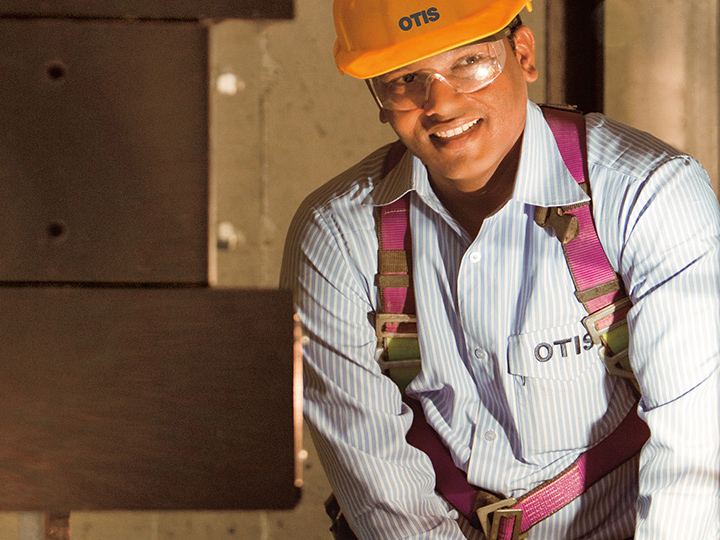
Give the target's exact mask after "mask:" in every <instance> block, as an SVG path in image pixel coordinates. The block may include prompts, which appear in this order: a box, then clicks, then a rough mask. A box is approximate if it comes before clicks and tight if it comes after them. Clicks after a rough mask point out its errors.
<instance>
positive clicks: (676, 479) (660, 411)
mask: <svg viewBox="0 0 720 540" xmlns="http://www.w3.org/2000/svg"><path fill="white" fill-rule="evenodd" d="M719 411H720V377H719V374H718V369H716V370H715V371H714V373H713V374H712V375H711V376H710V377H709V378H707V379H706V380H704V381H703V382H702V383H701V384H699V385H698V386H697V387H696V388H693V389H692V390H691V391H690V392H688V393H687V394H685V395H684V396H681V397H680V398H678V399H677V400H675V401H673V402H671V403H667V404H665V405H662V406H660V407H657V408H654V409H650V410H644V409H643V408H642V407H641V412H640V414H641V416H642V418H643V419H644V420H645V421H646V422H647V423H648V425H649V426H650V429H651V432H652V437H651V439H650V441H649V442H648V444H647V445H646V447H645V449H644V450H643V453H642V455H641V464H640V495H639V499H638V525H637V533H636V535H635V538H636V540H646V539H647V540H650V539H652V540H659V539H664V538H667V539H671V538H693V539H695V538H718V537H720V415H719Z"/></svg>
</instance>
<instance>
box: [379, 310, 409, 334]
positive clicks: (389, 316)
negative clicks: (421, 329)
mask: <svg viewBox="0 0 720 540" xmlns="http://www.w3.org/2000/svg"><path fill="white" fill-rule="evenodd" d="M388 323H398V324H403V323H410V324H412V323H415V324H417V317H415V316H414V315H408V314H407V313H376V314H375V333H376V334H377V337H378V338H379V339H386V338H394V337H406V338H417V337H418V333H417V327H415V331H414V332H406V331H398V330H388V329H387V325H388Z"/></svg>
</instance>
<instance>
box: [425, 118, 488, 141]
mask: <svg viewBox="0 0 720 540" xmlns="http://www.w3.org/2000/svg"><path fill="white" fill-rule="evenodd" d="M477 123H478V120H473V121H472V122H468V123H467V124H465V125H462V126H460V127H458V128H455V129H451V130H450V131H438V132H437V133H435V135H437V136H438V137H441V138H443V139H447V138H449V137H454V136H455V135H460V134H461V133H464V132H465V131H467V130H468V129H470V128H471V127H473V126H474V125H475V124H477Z"/></svg>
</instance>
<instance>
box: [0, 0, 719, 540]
mask: <svg viewBox="0 0 720 540" xmlns="http://www.w3.org/2000/svg"><path fill="white" fill-rule="evenodd" d="M544 6H545V2H544V1H541V0H536V1H535V10H534V12H533V13H532V14H530V15H529V16H527V17H526V18H525V20H526V22H527V23H528V24H529V25H530V26H531V27H532V28H533V29H534V31H535V33H536V38H537V41H538V66H539V68H540V71H541V73H542V71H543V67H544V65H545V62H546V58H545V54H544V46H543V43H544V41H543V32H544V27H545V25H544V13H545V10H544ZM607 10H608V23H607V33H608V73H607V76H608V82H607V98H606V103H607V112H608V113H609V114H610V115H611V116H614V117H616V118H618V119H619V120H622V121H626V122H628V123H631V124H634V125H637V126H639V127H641V128H642V129H646V130H648V131H651V132H653V133H655V134H656V135H659V136H661V137H664V138H666V139H667V140H669V141H670V142H672V143H674V144H676V145H677V146H679V147H681V148H684V149H686V150H688V151H690V152H692V153H694V154H695V155H697V156H698V157H700V158H701V160H703V161H704V162H705V163H706V167H707V168H708V170H710V171H711V173H712V174H713V177H714V178H717V168H718V163H717V162H718V157H717V148H718V137H717V119H718V118H717V117H718V98H717V95H718V94H717V61H718V60H717V51H718V44H717V35H718V29H717V5H716V2H715V1H714V0H693V1H691V2H686V1H684V0H653V1H652V2H651V1H650V0H637V1H635V2H632V6H630V5H629V4H628V3H627V2H623V1H622V0H608V2H607ZM333 41H334V33H333V26H332V2H331V0H296V19H295V20H293V21H289V22H245V21H228V22H224V23H222V24H219V25H217V26H215V27H214V28H213V30H212V50H211V59H212V61H211V82H212V89H211V95H212V108H211V129H210V134H211V146H212V152H213V155H212V160H211V178H212V191H213V200H214V204H213V222H214V223H215V224H216V225H217V226H219V231H220V232H219V233H218V235H219V239H220V240H221V249H219V250H218V251H217V253H216V254H215V258H214V265H213V268H214V270H213V271H214V274H215V278H216V283H217V285H218V286H234V287H274V286H275V285H276V283H277V279H278V274H279V268H280V262H281V257H282V249H283V243H284V238H285V234H286V232H287V229H288V226H289V223H290V219H291V217H292V214H293V213H294V211H295V209H296V208H297V206H298V205H299V203H300V201H301V200H302V198H303V197H304V196H305V195H306V194H307V193H309V192H310V191H311V190H312V189H314V188H315V187H317V186H319V185H320V184H321V183H323V182H325V181H326V180H328V179H329V178H331V177H332V176H334V175H335V174H337V173H339V172H341V171H342V170H344V169H345V168H347V167H348V166H350V165H352V164H353V163H355V162H356V161H357V160H359V159H360V158H362V157H363V156H365V155H366V154H368V153H369V152H371V151H372V150H374V149H375V148H377V147H378V146H379V145H381V144H384V143H385V142H389V141H391V140H393V139H394V135H393V133H392V132H391V130H390V129H389V128H388V127H386V126H383V125H381V124H380V123H379V122H378V120H377V109H376V106H375V104H374V102H373V101H372V99H371V98H370V97H369V95H368V93H367V90H366V88H365V86H364V84H363V83H362V82H360V81H357V80H354V79H352V78H350V77H341V76H340V75H339V74H338V73H337V71H336V69H335V67H334V64H333V59H332V55H331V50H332V43H333ZM217 84H220V85H221V86H220V88H218V87H217ZM531 93H532V97H533V99H535V100H537V101H543V99H544V87H543V78H542V76H541V79H540V81H538V82H537V83H535V84H534V85H533V87H532V88H531ZM214 230H216V229H214ZM305 441H306V446H307V448H308V451H309V457H308V459H307V461H306V462H305V465H304V473H305V488H304V491H303V500H302V502H301V504H300V505H299V506H298V508H296V509H295V510H292V511H280V512H221V513H212V512H169V513H156V512H147V513H135V512H102V513H75V514H73V515H72V517H71V526H72V531H71V532H72V539H73V540H171V539H172V540H329V539H330V535H329V533H328V531H327V527H328V522H327V519H326V517H325V515H324V512H323V509H322V501H323V500H324V499H325V497H326V496H327V494H328V493H329V491H330V488H329V486H328V485H327V481H326V480H325V477H324V474H323V472H322V470H321V468H320V465H319V463H318V462H317V457H316V455H315V452H314V450H313V447H312V443H311V441H310V439H309V437H308V436H307V434H306V438H305ZM15 538H18V518H17V515H15V514H0V540H6V539H15Z"/></svg>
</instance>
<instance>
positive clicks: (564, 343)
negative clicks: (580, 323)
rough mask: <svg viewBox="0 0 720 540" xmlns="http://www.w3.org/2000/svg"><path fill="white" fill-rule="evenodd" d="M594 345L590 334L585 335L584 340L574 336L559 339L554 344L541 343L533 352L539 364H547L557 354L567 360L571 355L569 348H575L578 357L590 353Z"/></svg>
mask: <svg viewBox="0 0 720 540" xmlns="http://www.w3.org/2000/svg"><path fill="white" fill-rule="evenodd" d="M581 340H582V341H581ZM594 345H595V344H594V343H593V341H592V337H590V334H585V335H584V336H583V337H582V338H580V336H573V337H569V338H566V339H557V340H555V341H553V342H552V343H548V342H545V341H541V342H540V343H538V344H537V345H535V350H534V351H533V352H534V354H535V360H537V361H538V362H547V361H548V360H550V359H551V358H552V357H553V356H554V355H555V353H556V352H557V353H558V354H559V355H560V356H561V357H562V358H567V357H568V355H569V352H568V347H573V348H574V350H575V355H576V356H577V355H580V354H581V353H582V352H583V351H589V350H590V349H592V348H593V346H594Z"/></svg>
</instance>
